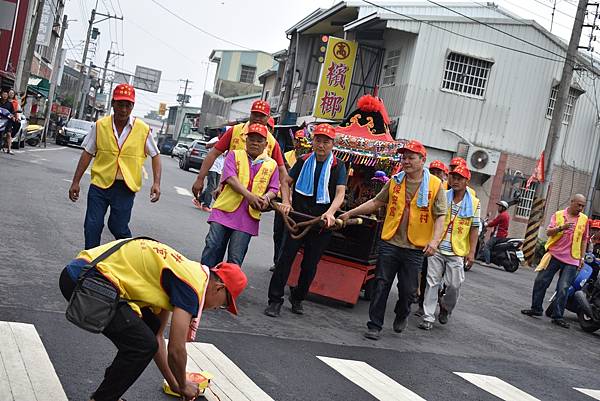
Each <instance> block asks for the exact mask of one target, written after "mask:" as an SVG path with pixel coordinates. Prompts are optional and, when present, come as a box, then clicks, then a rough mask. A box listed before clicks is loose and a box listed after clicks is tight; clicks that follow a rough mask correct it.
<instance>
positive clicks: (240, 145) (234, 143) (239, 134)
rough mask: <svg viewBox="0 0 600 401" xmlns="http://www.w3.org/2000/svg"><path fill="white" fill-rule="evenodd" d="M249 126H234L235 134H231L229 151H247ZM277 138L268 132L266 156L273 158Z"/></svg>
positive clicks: (246, 124)
mask: <svg viewBox="0 0 600 401" xmlns="http://www.w3.org/2000/svg"><path fill="white" fill-rule="evenodd" d="M248 125H249V123H245V124H237V125H234V126H233V132H232V134H231V142H230V143H229V150H244V151H245V150H246V137H247V136H248ZM276 143H277V141H275V137H274V136H273V135H272V134H271V133H270V132H268V133H267V147H266V149H265V153H266V156H269V157H270V156H271V155H272V154H273V149H275V144H276Z"/></svg>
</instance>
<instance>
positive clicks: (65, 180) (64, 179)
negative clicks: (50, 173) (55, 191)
mask: <svg viewBox="0 0 600 401" xmlns="http://www.w3.org/2000/svg"><path fill="white" fill-rule="evenodd" d="M62 180H63V181H64V182H69V183H70V182H71V180H67V179H66V178H63V179H62Z"/></svg>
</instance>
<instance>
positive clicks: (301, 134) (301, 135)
mask: <svg viewBox="0 0 600 401" xmlns="http://www.w3.org/2000/svg"><path fill="white" fill-rule="evenodd" d="M294 138H296V139H301V138H306V135H304V130H303V129H299V130H298V131H296V133H295V134H294Z"/></svg>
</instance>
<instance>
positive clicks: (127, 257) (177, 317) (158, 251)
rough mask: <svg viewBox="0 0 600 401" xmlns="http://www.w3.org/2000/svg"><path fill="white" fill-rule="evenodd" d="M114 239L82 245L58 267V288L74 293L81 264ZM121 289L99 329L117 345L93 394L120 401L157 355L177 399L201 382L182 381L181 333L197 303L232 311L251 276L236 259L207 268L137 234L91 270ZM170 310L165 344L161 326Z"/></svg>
mask: <svg viewBox="0 0 600 401" xmlns="http://www.w3.org/2000/svg"><path fill="white" fill-rule="evenodd" d="M117 242H118V241H113V242H109V243H107V244H105V245H102V246H99V247H96V248H92V249H88V250H85V251H82V252H80V253H79V254H78V255H77V256H76V258H75V259H74V260H72V261H71V262H70V263H69V264H68V265H67V266H66V267H65V268H64V269H63V271H62V273H61V275H60V280H59V286H60V290H61V292H62V294H63V296H64V297H65V299H67V300H69V299H71V296H72V294H73V290H74V289H75V285H76V283H77V280H78V278H79V276H80V274H81V273H82V270H83V268H84V267H85V266H86V265H87V264H88V263H89V262H90V261H92V260H93V259H95V258H96V257H98V256H100V255H101V254H102V253H103V252H104V251H106V250H108V249H109V248H111V247H112V246H113V245H115V244H116V243H117ZM91 274H92V275H95V276H97V277H98V278H99V279H101V280H105V281H106V282H107V283H112V285H113V286H114V287H115V288H116V289H117V290H118V292H119V295H120V296H121V298H122V299H123V300H131V299H135V300H136V301H129V302H121V303H119V307H118V310H117V313H116V315H115V317H114V318H113V319H112V321H111V322H110V323H109V324H108V326H107V327H106V328H105V329H104V331H103V332H102V334H104V335H105V336H106V337H107V338H108V339H110V340H111V341H112V343H113V344H115V346H116V347H117V349H118V350H119V352H118V353H117V356H116V357H115V359H114V360H113V362H112V364H111V366H110V367H109V368H108V369H106V372H105V374H104V380H103V381H102V383H101V384H100V386H99V387H98V389H97V390H96V391H95V392H94V394H93V395H92V397H91V399H92V401H116V400H120V398H119V397H121V396H122V395H123V394H124V393H125V391H127V389H128V388H129V387H131V386H132V385H133V383H134V382H135V381H136V380H137V378H138V377H139V376H140V375H141V374H142V372H143V371H144V370H145V369H146V366H148V364H149V363H150V361H151V360H152V359H153V358H154V361H155V363H156V365H157V366H158V368H159V370H160V371H161V373H162V374H163V376H164V378H165V379H166V380H167V382H168V383H169V386H170V387H171V389H172V390H174V391H175V392H177V393H179V394H181V396H182V398H181V399H182V400H193V399H194V398H195V397H197V396H198V385H194V384H193V383H191V382H188V381H187V380H186V362H187V353H186V346H185V343H186V340H187V339H189V330H190V325H191V324H192V322H193V319H194V318H196V317H197V316H199V315H200V313H201V312H202V310H209V309H216V308H219V307H222V306H224V305H226V306H227V310H228V311H229V312H231V313H233V314H236V315H237V307H236V299H237V297H238V296H239V295H240V294H241V293H242V291H243V290H244V288H246V284H247V282H248V279H247V278H246V275H245V274H244V273H243V272H242V271H241V269H240V267H239V266H236V265H234V264H229V263H223V264H221V265H220V266H217V267H216V268H214V269H208V268H207V267H206V266H202V265H200V263H198V262H194V261H192V260H189V259H187V258H186V257H185V256H183V255H181V254H180V253H179V252H178V251H176V250H175V249H173V248H171V247H169V246H167V245H165V244H162V243H160V242H156V241H151V240H147V239H135V240H132V241H130V242H128V243H126V244H124V245H123V246H122V247H121V248H119V249H118V250H117V251H116V252H114V253H113V254H111V255H110V256H108V257H107V258H106V259H104V260H103V261H101V262H99V263H98V264H97V265H96V267H95V268H94V269H93V270H92V272H91ZM171 314H172V318H171V324H170V329H169V345H168V347H167V346H166V344H165V340H164V338H163V333H164V330H165V328H166V327H167V324H168V323H169V317H170V316H171Z"/></svg>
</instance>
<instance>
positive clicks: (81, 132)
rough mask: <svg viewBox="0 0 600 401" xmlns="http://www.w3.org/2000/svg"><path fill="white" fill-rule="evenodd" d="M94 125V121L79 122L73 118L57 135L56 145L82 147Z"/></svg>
mask: <svg viewBox="0 0 600 401" xmlns="http://www.w3.org/2000/svg"><path fill="white" fill-rule="evenodd" d="M93 125H94V122H92V121H85V120H78V119H77V118H72V119H70V120H69V122H68V123H67V124H66V125H65V126H64V127H62V128H61V129H60V130H59V131H58V132H57V134H56V143H57V144H58V145H74V146H81V144H82V143H83V140H84V139H85V137H86V136H87V134H88V133H89V132H90V129H91V128H92V126H93Z"/></svg>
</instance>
